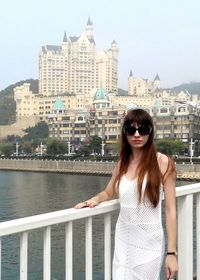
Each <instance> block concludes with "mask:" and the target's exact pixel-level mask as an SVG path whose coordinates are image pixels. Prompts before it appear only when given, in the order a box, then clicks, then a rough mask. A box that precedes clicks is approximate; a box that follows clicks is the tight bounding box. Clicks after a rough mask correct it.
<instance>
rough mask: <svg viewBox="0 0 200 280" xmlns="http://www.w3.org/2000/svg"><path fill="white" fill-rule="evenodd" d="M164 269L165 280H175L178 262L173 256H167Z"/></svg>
mask: <svg viewBox="0 0 200 280" xmlns="http://www.w3.org/2000/svg"><path fill="white" fill-rule="evenodd" d="M165 269H166V276H167V279H175V277H176V273H177V272H178V262H177V258H176V256H174V255H168V256H167V257H166V260H165Z"/></svg>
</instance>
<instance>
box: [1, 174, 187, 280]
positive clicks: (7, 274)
mask: <svg viewBox="0 0 200 280" xmlns="http://www.w3.org/2000/svg"><path fill="white" fill-rule="evenodd" d="M108 180H109V177H102V176H85V175H69V174H54V173H34V172H33V173H32V172H13V171H12V172H8V171H0V222H2V221H7V220H12V219H16V218H22V217H26V216H31V215H36V214H41V213H46V212H52V211H57V210H61V209H66V208H71V207H73V206H74V205H75V204H76V203H78V202H79V201H82V200H85V199H87V198H89V197H91V196H93V195H95V194H96V193H98V192H100V191H101V190H102V189H103V188H104V187H105V185H106V183H107V182H108ZM179 184H180V183H179ZM183 184H188V183H187V182H185V183H183V182H181V185H183ZM117 214H118V213H114V214H113V219H112V236H113V235H114V226H115V222H116V219H117ZM102 229H103V218H102V217H95V218H94V221H93V231H94V236H93V250H94V251H93V254H94V265H93V270H94V280H103V274H102V271H103V246H104V244H103V242H104V240H103V234H102V233H103V230H102ZM84 241H85V229H84V221H76V222H75V223H74V280H83V279H85V278H84V271H85V257H84V250H85V242H84ZM42 244H43V232H42V230H35V231H32V232H30V233H29V254H28V255H29V260H28V261H29V263H28V279H29V280H40V279H41V280H42V279H43V270H42V269H43V268H42V262H43V261H42V259H43V249H42ZM51 247H52V252H51V254H52V256H51V258H52V260H51V261H52V280H64V279H65V276H64V263H65V257H64V247H65V246H64V226H63V225H59V226H53V227H52V246H51ZM18 279H19V235H17V236H16V235H14V236H9V237H4V238H3V239H2V280H18ZM163 279H164V278H163Z"/></svg>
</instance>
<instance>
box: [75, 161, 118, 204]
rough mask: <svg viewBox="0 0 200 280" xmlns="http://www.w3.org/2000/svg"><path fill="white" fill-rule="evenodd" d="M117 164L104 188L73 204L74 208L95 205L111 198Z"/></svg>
mask: <svg viewBox="0 0 200 280" xmlns="http://www.w3.org/2000/svg"><path fill="white" fill-rule="evenodd" d="M118 166H119V163H118V164H117V165H116V167H115V168H114V170H113V173H112V177H111V179H110V181H109V183H108V184H107V186H106V188H105V189H104V190H103V191H102V192H100V193H98V194H97V195H95V196H93V197H92V198H90V199H88V200H86V201H84V202H80V203H78V204H77V205H75V206H74V208H76V209H79V208H83V207H95V206H97V205H98V204H99V203H101V202H103V201H106V200H110V199H112V198H113V197H114V194H115V186H114V181H115V179H116V176H117V174H118Z"/></svg>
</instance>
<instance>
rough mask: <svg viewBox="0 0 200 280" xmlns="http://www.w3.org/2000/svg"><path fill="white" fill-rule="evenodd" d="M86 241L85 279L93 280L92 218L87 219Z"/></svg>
mask: <svg viewBox="0 0 200 280" xmlns="http://www.w3.org/2000/svg"><path fill="white" fill-rule="evenodd" d="M85 239H86V240H85V261H86V269H85V274H86V275H85V279H87V280H92V217H89V218H87V219H86V223H85Z"/></svg>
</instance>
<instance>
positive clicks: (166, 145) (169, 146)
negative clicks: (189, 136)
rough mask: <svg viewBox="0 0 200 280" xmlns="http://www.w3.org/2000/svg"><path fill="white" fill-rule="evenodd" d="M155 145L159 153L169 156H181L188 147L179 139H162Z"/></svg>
mask: <svg viewBox="0 0 200 280" xmlns="http://www.w3.org/2000/svg"><path fill="white" fill-rule="evenodd" d="M155 144H156V148H157V150H158V151H159V152H161V153H165V154H167V155H180V154H183V153H184V151H185V150H186V149H187V145H186V144H185V143H183V142H182V141H181V140H179V139H175V140H174V139H160V140H157V141H156V142H155Z"/></svg>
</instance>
